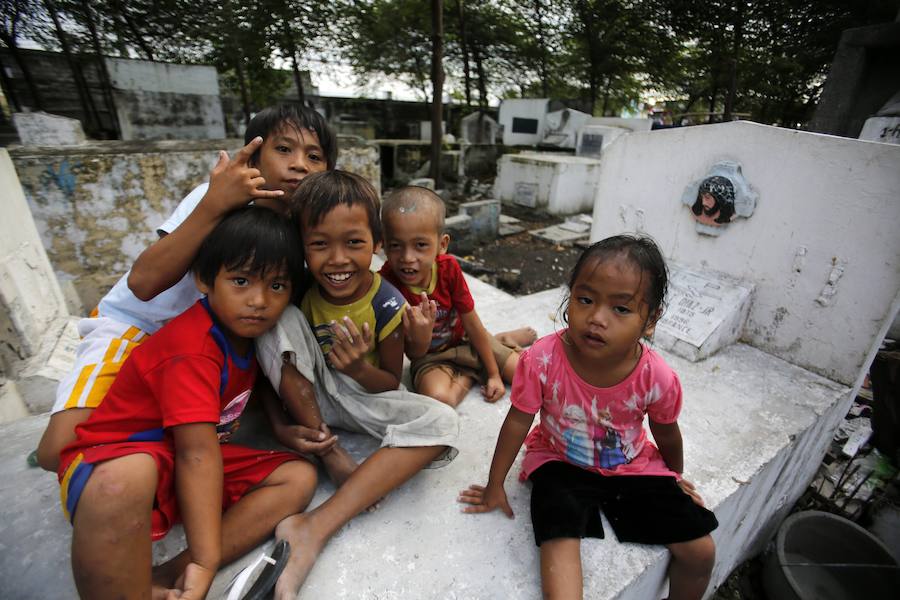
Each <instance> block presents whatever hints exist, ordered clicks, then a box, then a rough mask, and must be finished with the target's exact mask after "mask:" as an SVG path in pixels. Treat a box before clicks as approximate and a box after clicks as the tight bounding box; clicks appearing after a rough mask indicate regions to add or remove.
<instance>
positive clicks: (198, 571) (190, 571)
mask: <svg viewBox="0 0 900 600" xmlns="http://www.w3.org/2000/svg"><path fill="white" fill-rule="evenodd" d="M215 576H216V572H215V571H213V570H210V569H207V568H206V567H202V566H200V565H198V564H197V563H193V562H192V563H188V566H187V567H185V569H184V573H183V574H182V575H181V577H179V578H178V580H177V581H176V582H175V588H176V589H174V590H169V591H168V593H167V594H166V600H193V599H195V598H196V599H197V600H203V598H206V592H208V591H209V586H210V585H212V582H213V577H215Z"/></svg>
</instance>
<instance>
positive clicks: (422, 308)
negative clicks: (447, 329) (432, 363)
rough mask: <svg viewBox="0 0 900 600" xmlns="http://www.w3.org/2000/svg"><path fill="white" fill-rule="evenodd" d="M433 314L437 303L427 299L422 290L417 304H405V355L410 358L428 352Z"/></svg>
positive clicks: (421, 355)
mask: <svg viewBox="0 0 900 600" xmlns="http://www.w3.org/2000/svg"><path fill="white" fill-rule="evenodd" d="M435 315H437V303H436V302H435V301H434V300H429V299H428V294H426V293H425V292H422V301H421V302H420V303H419V305H418V306H413V305H412V304H407V305H406V310H405V311H403V331H404V332H405V333H406V356H408V357H409V359H410V360H414V359H416V358H421V357H423V356H425V354H427V353H428V349H429V348H430V347H431V334H432V332H433V331H434V318H435Z"/></svg>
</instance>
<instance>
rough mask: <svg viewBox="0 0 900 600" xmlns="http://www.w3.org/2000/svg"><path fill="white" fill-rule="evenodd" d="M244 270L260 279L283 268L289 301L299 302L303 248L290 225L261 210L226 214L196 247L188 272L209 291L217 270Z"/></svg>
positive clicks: (248, 208)
mask: <svg viewBox="0 0 900 600" xmlns="http://www.w3.org/2000/svg"><path fill="white" fill-rule="evenodd" d="M245 265H246V266H247V267H248V270H249V271H250V272H251V273H255V274H258V275H260V276H262V277H264V276H265V275H266V273H268V272H269V271H270V270H271V269H281V268H282V267H284V268H285V269H286V270H287V272H288V277H289V278H290V280H291V290H292V297H293V298H299V297H300V294H299V292H300V290H301V287H302V286H303V280H304V277H303V275H304V271H303V269H304V266H303V246H302V245H301V244H300V235H299V233H298V232H297V228H296V227H294V225H293V224H292V223H291V221H290V220H289V219H288V218H287V217H284V216H282V215H280V214H278V213H276V212H275V211H274V210H272V209H269V208H264V207H262V206H254V205H249V206H242V207H240V208H236V209H234V210H232V211H230V212H229V213H227V214H226V215H225V216H224V217H223V218H222V220H221V221H219V224H218V225H216V227H215V228H214V229H213V230H212V231H211V232H210V234H209V235H208V236H206V238H205V239H204V240H203V242H202V243H201V244H200V249H199V250H198V251H197V256H196V257H194V262H193V263H192V264H191V271H192V272H193V273H194V275H195V276H196V277H197V278H198V279H199V280H200V281H202V282H203V283H205V284H206V285H208V286H210V287H212V286H213V283H214V282H215V280H216V275H218V273H219V270H220V269H221V268H222V267H224V268H226V269H228V270H232V269H237V268H240V267H242V266H245Z"/></svg>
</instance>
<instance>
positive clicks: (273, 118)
mask: <svg viewBox="0 0 900 600" xmlns="http://www.w3.org/2000/svg"><path fill="white" fill-rule="evenodd" d="M285 128H291V129H294V130H297V131H299V130H301V129H308V130H310V131H312V132H314V133H315V134H316V135H317V136H318V137H319V146H321V147H322V153H323V154H324V155H325V164H326V166H327V168H328V170H329V171H330V170H331V169H333V168H334V165H335V163H336V162H337V136H336V135H335V134H334V130H333V129H331V126H329V125H328V122H327V121H326V120H325V117H323V116H322V115H320V114H319V113H317V112H316V111H315V110H313V109H312V108H307V107H305V106H298V105H296V104H276V105H275V106H270V107H269V108H264V109H263V110H261V111H259V112H258V113H256V115H255V116H254V117H253V118H252V119H250V122H249V123H248V124H247V130H246V131H245V132H244V144H249V143H250V141H251V140H253V139H254V138H256V137H257V136H258V137H261V138H263V139H266V138H267V137H269V136H270V135H274V134H276V133H278V132H279V131H282V130H283V129H285ZM259 153H260V149H259V148H257V150H256V152H254V153H253V156H251V157H250V163H251V164H254V165H255V164H257V162H259Z"/></svg>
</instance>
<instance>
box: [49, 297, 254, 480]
mask: <svg viewBox="0 0 900 600" xmlns="http://www.w3.org/2000/svg"><path fill="white" fill-rule="evenodd" d="M205 302H206V300H205V299H203V300H200V301H198V302H197V303H196V304H194V305H193V306H192V307H191V308H189V309H187V310H186V311H185V312H183V313H182V314H180V315H179V316H177V317H175V318H174V319H172V320H171V321H170V322H169V323H168V324H166V325H165V326H164V327H163V328H162V329H160V330H159V331H158V332H156V333H155V334H153V335H152V336H151V337H150V339H148V340H147V341H146V342H144V343H143V344H141V345H140V346H138V347H137V348H135V349H134V351H133V352H132V353H131V356H129V357H128V360H127V361H125V364H124V365H122V369H121V371H120V372H119V374H118V376H117V377H116V380H115V381H114V382H113V384H112V386H111V387H110V389H109V392H108V393H107V394H106V397H105V398H104V399H103V402H102V403H101V404H100V406H98V407H97V409H96V410H94V412H93V413H92V414H91V416H90V418H89V419H88V420H87V421H85V422H84V423H82V424H80V425H78V427H76V429H75V431H76V433H77V436H78V439H77V440H76V441H75V442H73V443H72V444H71V445H69V446H67V447H66V448H65V449H64V450H63V453H62V457H61V459H62V462H61V464H66V463H67V462H68V461H69V460H71V457H72V456H74V455H75V454H76V453H77V452H78V451H79V450H81V449H82V448H89V447H91V446H96V445H98V444H111V443H117V442H127V441H160V440H163V439H165V437H166V435H167V434H166V429H168V428H170V427H173V426H175V425H184V424H187V423H215V424H216V425H217V432H218V434H219V441H222V442H224V441H227V439H228V438H229V437H230V436H231V434H232V433H233V432H234V431H235V430H236V429H237V425H238V417H240V415H241V413H242V412H243V410H244V407H245V406H246V404H247V400H248V399H249V397H250V391H251V389H252V388H253V382H254V381H255V379H256V370H257V369H256V359H255V357H254V356H253V350H252V348H251V351H250V353H249V354H248V355H247V356H237V355H236V354H235V352H234V350H233V349H232V348H231V346H230V345H229V344H228V341H227V339H226V337H225V335H224V334H223V333H222V331H221V330H220V329H219V327H218V326H217V325H216V324H215V323H214V321H213V319H212V317H211V315H210V312H209V310H208V308H207V305H206V303H205Z"/></svg>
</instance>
